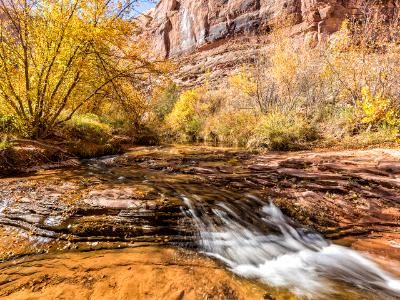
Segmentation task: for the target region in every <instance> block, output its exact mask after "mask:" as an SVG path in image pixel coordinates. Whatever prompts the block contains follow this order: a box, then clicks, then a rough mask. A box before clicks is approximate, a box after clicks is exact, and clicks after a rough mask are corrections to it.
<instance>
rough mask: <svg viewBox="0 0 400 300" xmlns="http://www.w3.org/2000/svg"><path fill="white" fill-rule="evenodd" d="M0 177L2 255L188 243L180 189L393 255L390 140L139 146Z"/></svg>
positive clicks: (399, 190) (395, 190)
mask: <svg viewBox="0 0 400 300" xmlns="http://www.w3.org/2000/svg"><path fill="white" fill-rule="evenodd" d="M0 183H1V189H0V244H1V245H0V249H1V250H3V251H1V253H2V255H1V258H0V259H2V260H8V259H11V258H13V257H17V256H21V255H24V254H31V253H41V252H43V251H46V252H47V251H51V250H52V249H59V250H69V249H98V248H108V247H111V248H113V247H126V246H129V245H133V244H134V243H138V242H146V243H147V242H157V243H167V244H174V245H176V244H178V245H184V246H191V245H193V243H192V242H193V240H194V239H195V236H196V232H195V229H194V228H193V226H192V225H193V224H192V221H191V220H190V219H188V218H187V217H186V216H185V214H183V211H182V209H183V207H184V205H183V203H182V196H184V195H185V194H190V195H198V196H199V197H201V199H202V201H204V202H205V203H207V205H211V206H212V205H213V203H215V201H236V202H238V203H240V201H241V198H242V197H243V196H244V195H247V194H252V195H255V196H257V197H259V198H260V199H263V200H270V201H273V202H274V203H275V204H276V205H277V206H279V207H280V208H281V209H282V210H283V212H284V213H286V214H287V215H288V216H289V217H291V218H293V219H294V220H296V221H298V222H299V223H301V224H304V225H307V226H310V227H311V228H313V229H316V230H318V231H319V232H321V233H322V234H324V235H325V237H327V238H329V239H332V240H336V241H337V242H339V243H344V244H346V245H349V246H351V245H354V247H355V248H360V249H362V250H366V249H367V250H371V251H372V252H374V253H376V254H378V255H384V256H388V257H392V258H396V259H400V246H399V244H400V240H399V235H400V151H398V150H366V151H345V152H337V153H336V152H320V153H318V152H300V153H289V154H288V153H266V154H252V153H250V152H246V151H239V150H233V149H221V148H209V147H152V148H151V147H150V148H144V147H143V148H134V149H132V152H130V153H127V154H125V155H122V156H116V157H108V158H104V159H98V160H88V161H85V162H83V163H82V166H81V167H79V168H75V169H61V170H48V171H42V172H37V173H35V174H32V175H30V176H25V177H16V178H3V179H0ZM254 205H255V207H256V205H257V204H256V203H255V204H254ZM238 209H239V210H240V205H238ZM9 243H13V246H12V247H10V244H9ZM368 245H373V247H371V249H369V248H368Z"/></svg>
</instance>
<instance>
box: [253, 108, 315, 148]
mask: <svg viewBox="0 0 400 300" xmlns="http://www.w3.org/2000/svg"><path fill="white" fill-rule="evenodd" d="M318 138H319V134H318V130H317V129H316V127H315V126H313V125H312V124H310V123H309V122H308V121H307V120H306V119H305V118H304V117H303V116H301V115H298V114H283V113H280V112H272V113H269V114H267V115H265V116H263V117H262V118H261V119H260V121H259V122H258V124H257V127H256V129H255V135H254V136H253V138H252V140H251V141H250V143H249V145H250V146H252V147H265V148H268V149H269V150H278V151H287V150H301V149H306V148H308V147H309V146H310V142H313V141H316V140H317V139H318Z"/></svg>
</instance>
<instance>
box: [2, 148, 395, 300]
mask: <svg viewBox="0 0 400 300" xmlns="http://www.w3.org/2000/svg"><path fill="white" fill-rule="evenodd" d="M167 154H168V153H167ZM169 155H170V154H169ZM185 155H186V157H184V158H182V157H180V159H179V160H176V155H172V156H171V155H170V156H169V157H167V156H166V154H165V153H164V154H163V156H162V157H161V158H160V157H156V158H155V157H154V156H150V157H145V156H143V155H142V154H141V155H137V156H136V158H135V160H134V161H129V162H126V161H124V162H123V163H122V162H121V161H118V159H119V158H118V157H108V158H104V159H101V160H89V161H87V162H85V164H84V166H82V167H81V168H78V169H75V170H56V171H46V172H42V173H40V174H37V175H33V176H29V177H20V178H15V179H12V180H11V179H5V181H3V182H2V183H3V187H2V190H1V192H2V194H1V195H0V196H1V197H2V198H1V199H0V225H2V226H3V227H4V228H5V229H3V231H4V232H5V231H8V232H11V233H9V234H6V235H4V233H3V236H0V241H2V242H3V244H7V243H8V240H7V239H10V237H11V236H13V237H15V235H19V236H21V239H23V238H24V237H26V239H27V240H29V241H30V242H29V243H28V244H27V243H22V244H21V245H22V246H21V247H22V248H24V249H25V250H26V249H29V251H30V252H29V251H25V250H24V251H25V252H24V251H22V252H20V253H16V254H12V255H10V256H9V257H7V256H6V257H3V259H5V260H10V259H11V260H12V259H15V258H16V257H17V256H21V255H25V254H34V253H35V251H36V250H37V249H39V250H40V249H46V252H49V251H50V253H51V251H54V252H55V253H57V251H60V250H62V251H64V252H65V251H68V250H69V249H80V248H82V250H96V249H104V248H107V249H110V248H115V247H130V246H131V245H134V244H135V243H137V242H151V243H156V244H167V245H173V246H174V247H180V248H190V249H195V250H196V251H198V252H201V253H203V254H204V255H206V256H209V257H211V258H213V259H216V260H217V261H219V262H220V263H221V265H222V266H225V267H227V268H228V269H229V270H230V271H231V272H233V273H234V274H237V275H239V276H240V277H244V278H246V279H249V280H253V281H257V282H259V283H261V284H262V285H265V286H268V287H272V288H276V289H278V290H281V291H282V293H287V292H288V293H290V294H293V295H295V296H296V297H298V298H307V299H376V298H381V299H397V298H400V280H399V279H398V278H396V277H395V276H394V275H391V274H390V273H389V272H387V271H385V270H383V269H382V268H381V267H380V266H378V265H377V264H376V263H375V262H373V261H372V260H371V259H369V258H368V257H367V256H366V255H365V254H362V253H360V252H357V251H354V250H352V249H350V248H347V247H343V246H339V245H336V244H334V243H332V242H330V241H329V240H326V239H325V238H324V237H323V236H322V235H321V234H319V233H317V232H316V231H314V230H312V229H310V228H308V227H305V226H301V225H300V224H298V223H297V222H295V221H292V220H291V219H290V218H289V217H287V216H285V215H284V214H283V213H282V211H281V210H280V209H279V208H278V207H277V206H275V205H274V204H273V203H274V202H275V200H276V198H275V197H276V195H274V194H269V193H266V192H264V191H262V190H261V189H260V188H259V187H257V186H254V184H249V185H246V182H248V179H247V178H248V174H247V173H246V174H245V173H243V174H245V175H246V176H244V175H243V174H242V175H243V176H244V177H240V175H241V173H240V172H242V171H241V170H242V169H243V168H240V167H237V168H236V169H235V170H234V171H232V170H231V165H233V164H236V161H234V163H231V162H230V163H229V164H227V163H226V160H228V159H230V160H231V161H232V158H230V157H229V156H228V158H227V157H222V158H221V154H220V153H217V155H214V156H213V157H212V159H210V156H207V157H205V156H202V154H200V155H199V156H196V157H194V156H190V155H189V154H188V153H185ZM235 155H236V156H235V159H237V157H239V158H240V157H241V156H240V155H244V156H245V155H247V154H235ZM144 157H145V158H144ZM171 157H172V158H171ZM199 160H201V161H202V162H203V163H202V164H199V163H198V162H199ZM221 160H222V161H223V163H222V164H221ZM223 165H224V166H225V167H223ZM224 168H225V169H224ZM215 170H219V171H220V173H219V174H217V175H218V176H216V171H215ZM228 171H229V172H228ZM243 172H248V170H247V171H243ZM252 172H253V173H256V172H255V171H252ZM227 173H230V174H233V175H232V176H234V177H231V178H225V179H224V180H222V179H221V178H222V177H223V176H224V174H227ZM259 176H260V177H262V173H260V174H259ZM7 180H8V181H7ZM232 183H235V186H240V188H230V185H231V184H232ZM240 184H242V185H240ZM317 205H318V204H317ZM0 229H1V227H0ZM13 230H14V231H13ZM0 234H1V231H0ZM9 242H11V240H10V241H9ZM13 242H14V243H15V241H13ZM52 243H53V244H54V245H55V246H54V247H53V248H51V249H53V250H51V249H50V248H46V247H47V246H48V245H50V244H52ZM77 245H79V247H78V246H77ZM82 245H86V246H82ZM88 245H89V246H88ZM6 246H7V245H6ZM0 247H1V246H0ZM3 249H4V247H3ZM32 249H33V250H32ZM49 249H50V250H49ZM42 252H43V251H42ZM42 252H40V251H39V252H37V251H36V253H42ZM95 252H96V251H95ZM4 253H6V252H5V251H4ZM13 255H14V256H13ZM0 271H1V265H0ZM283 291H285V292H283ZM227 299H229V297H228V298H227Z"/></svg>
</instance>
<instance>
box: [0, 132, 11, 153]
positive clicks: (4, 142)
mask: <svg viewBox="0 0 400 300" xmlns="http://www.w3.org/2000/svg"><path fill="white" fill-rule="evenodd" d="M12 146H13V143H12V142H10V141H9V140H8V137H7V136H3V137H2V138H1V139H0V151H1V150H6V149H8V148H11V147H12Z"/></svg>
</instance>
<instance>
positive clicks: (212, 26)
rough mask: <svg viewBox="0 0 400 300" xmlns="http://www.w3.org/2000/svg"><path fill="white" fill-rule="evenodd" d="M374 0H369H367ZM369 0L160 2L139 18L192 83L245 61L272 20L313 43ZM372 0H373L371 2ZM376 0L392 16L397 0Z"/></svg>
mask: <svg viewBox="0 0 400 300" xmlns="http://www.w3.org/2000/svg"><path fill="white" fill-rule="evenodd" d="M372 1H375V0H370V2H372ZM367 2H368V0H161V1H160V2H159V3H158V5H157V6H156V7H155V8H154V9H152V10H151V11H149V12H147V13H146V14H144V15H143V16H141V17H140V22H141V24H142V26H143V28H145V32H147V34H149V36H150V39H151V42H152V44H153V49H154V50H155V52H156V53H157V54H158V55H159V56H161V57H166V58H176V57H179V60H180V61H182V62H183V64H182V70H181V73H182V74H185V75H182V76H181V79H182V81H183V83H185V81H186V82H189V83H190V84H195V82H196V79H198V78H199V76H200V77H201V74H202V73H204V71H205V70H211V72H212V73H213V74H214V75H217V76H218V75H221V74H225V73H226V72H227V70H229V69H231V68H233V67H234V66H237V65H239V64H240V63H242V62H244V61H245V60H246V59H248V58H249V56H251V53H253V51H254V48H255V47H256V45H257V41H258V40H259V39H258V38H259V37H260V36H262V35H264V34H265V33H266V32H268V31H269V30H270V27H271V25H272V24H274V23H276V22H288V23H289V22H290V24H291V32H292V35H293V36H297V37H300V38H301V39H304V40H305V41H307V42H308V43H311V44H314V45H317V44H318V43H319V42H321V41H323V40H324V39H326V38H328V37H329V35H331V34H332V33H334V32H335V31H337V30H338V29H339V27H340V25H341V23H342V22H343V20H344V19H345V18H346V17H349V16H357V14H361V13H362V12H361V10H362V6H363V5H364V4H365V3H367ZM375 2H376V1H375ZM378 2H380V3H381V4H382V5H383V7H384V9H385V13H386V14H387V15H393V14H395V13H396V12H397V11H398V8H399V6H400V3H399V2H400V1H399V0H383V1H378Z"/></svg>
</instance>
